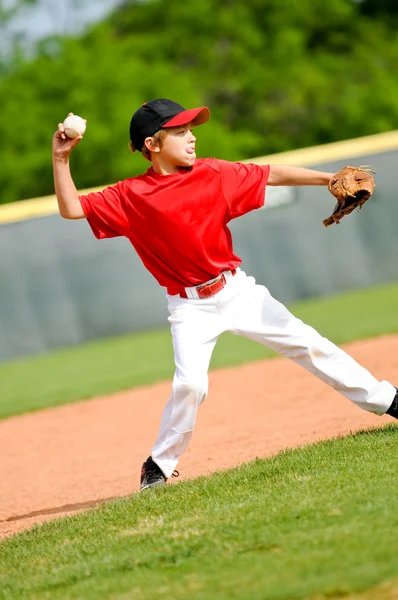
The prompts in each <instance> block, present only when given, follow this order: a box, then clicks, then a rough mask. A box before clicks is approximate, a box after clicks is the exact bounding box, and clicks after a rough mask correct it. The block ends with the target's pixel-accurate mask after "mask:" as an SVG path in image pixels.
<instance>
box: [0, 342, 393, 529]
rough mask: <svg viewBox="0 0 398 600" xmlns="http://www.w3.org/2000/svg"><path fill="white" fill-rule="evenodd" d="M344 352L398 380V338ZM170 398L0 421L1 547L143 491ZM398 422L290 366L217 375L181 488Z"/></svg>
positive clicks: (140, 397)
mask: <svg viewBox="0 0 398 600" xmlns="http://www.w3.org/2000/svg"><path fill="white" fill-rule="evenodd" d="M345 349H346V350H347V352H348V353H349V354H351V355H352V356H353V357H354V358H355V359H356V360H357V361H358V362H360V363H361V364H362V365H363V366H364V367H366V368H367V369H368V370H369V371H371V372H372V373H373V374H374V375H375V377H377V378H379V379H387V380H389V381H391V382H392V383H394V381H395V382H396V381H397V378H398V375H397V373H398V336H397V335H395V336H388V337H382V338H378V339H374V340H367V341H363V342H355V343H352V344H349V345H347V346H345ZM169 391H170V382H163V383H159V384H156V385H153V386H150V387H145V388H140V389H134V390H131V391H127V392H121V393H117V394H114V395H113V396H111V397H103V398H95V399H92V400H88V401H83V402H79V403H77V404H70V405H67V406H62V407H58V408H53V409H47V410H43V411H41V412H37V413H31V414H27V415H23V416H20V417H13V418H10V419H7V420H5V421H2V422H0V439H1V447H2V451H1V462H0V481H1V486H0V538H3V537H6V536H9V535H12V534H14V533H17V532H19V531H21V530H23V529H27V528H29V527H31V526H32V525H33V524H35V523H42V522H44V521H49V520H51V519H55V518H58V517H62V516H65V515H71V514H76V513H77V512H79V511H81V510H84V509H87V508H89V507H92V506H95V505H97V504H99V503H101V502H104V501H105V500H109V499H113V498H118V497H121V496H126V495H128V494H130V493H132V492H133V491H134V490H137V489H138V481H139V471H140V468H141V464H142V462H143V460H144V459H145V458H146V457H147V456H148V454H149V453H150V448H151V445H152V443H153V441H154V439H155V437H156V434H157V429H158V425H159V420H160V415H161V411H162V409H163V406H164V404H165V402H166V399H167V397H168V395H169ZM392 421H393V419H392V418H391V417H388V416H383V417H377V416H376V415H372V414H370V413H367V412H365V411H362V410H360V409H358V408H357V407H356V406H354V405H353V404H351V402H349V401H348V400H346V399H345V398H344V397H343V396H341V395H340V394H338V393H337V392H335V391H334V390H333V389H331V388H329V387H328V386H326V385H325V384H324V383H322V382H321V381H319V380H318V379H316V378H315V377H314V376H312V375H310V374H309V373H307V372H306V371H305V370H304V369H302V368H300V367H298V366H297V365H295V364H294V363H292V362H290V361H288V360H286V359H279V358H278V359H273V360H266V361H259V362H255V363H251V364H248V365H243V366H240V367H234V368H230V369H220V370H218V371H212V372H211V373H210V394H209V397H208V399H207V400H206V402H205V403H204V404H203V406H202V407H201V408H200V410H199V415H198V420H197V426H196V431H195V435H194V437H193V440H192V443H191V445H190V448H189V450H188V452H187V453H186V454H185V455H184V456H183V457H182V458H181V460H180V464H179V467H178V468H179V470H180V473H181V477H180V480H181V479H186V478H188V477H194V476H196V475H202V474H208V473H210V472H212V471H215V470H217V469H222V468H225V467H229V466H233V465H237V464H238V463H241V462H245V461H248V460H250V459H253V458H255V457H256V456H260V457H264V456H270V455H272V454H275V453H276V452H278V451H279V450H281V449H283V448H291V447H294V446H298V445H303V444H307V443H309V442H313V441H316V440H322V439H326V438H330V437H333V436H336V435H344V434H348V433H350V432H353V431H356V430H358V429H364V428H370V427H374V426H381V425H383V424H386V423H388V422H392ZM180 480H179V481H180Z"/></svg>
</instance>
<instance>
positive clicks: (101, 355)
mask: <svg viewBox="0 0 398 600" xmlns="http://www.w3.org/2000/svg"><path fill="white" fill-rule="evenodd" d="M397 306H398V284H389V285H384V286H380V287H377V288H370V289H365V290H358V291H353V292H349V293H345V294H340V295H338V296H333V297H328V298H321V299H319V298H318V299H314V300H308V301H305V302H300V303H297V304H295V305H292V306H290V307H289V308H290V309H291V310H292V312H293V313H294V314H295V315H297V316H298V317H300V318H301V319H303V320H304V321H305V322H307V323H309V324H310V325H312V326H313V327H315V328H316V329H317V330H318V331H319V332H320V333H322V334H323V335H325V336H326V337H329V338H330V339H331V340H332V341H334V342H335V343H337V344H342V343H345V342H348V341H351V340H356V339H363V338H367V337H372V336H377V335H383V334H389V333H396V332H398V311H397ZM270 356H273V353H272V352H271V351H270V350H268V349H267V348H265V347H263V346H261V345H259V344H256V343H254V342H252V341H250V340H246V339H244V338H239V337H237V336H233V335H231V334H224V335H223V336H221V338H220V340H219V342H218V344H217V346H216V349H215V351H214V355H213V358H212V363H211V368H217V367H224V366H233V365H238V364H242V363H245V362H250V361H253V360H257V359H262V358H267V357H270ZM173 370H174V365H173V352H172V345H171V336H170V332H169V330H168V329H162V330H158V331H150V332H146V333H136V334H132V335H125V336H121V337H118V338H112V339H105V340H101V341H96V342H95V343H90V344H85V345H82V346H79V347H75V348H68V349H65V350H62V351H58V352H54V353H52V354H48V355H44V356H38V357H34V358H29V359H26V360H20V361H15V362H10V363H3V364H1V365H0V418H4V417H7V416H10V415H15V414H20V413H23V412H26V411H32V410H38V409H41V408H46V407H49V406H56V405H59V404H65V403H66V402H72V401H75V400H80V399H84V398H90V397H93V396H97V395H104V394H110V393H112V392H116V391H118V390H123V389H129V388H132V387H135V386H139V385H145V384H150V383H154V382H156V381H160V380H162V379H171V378H172V375H173Z"/></svg>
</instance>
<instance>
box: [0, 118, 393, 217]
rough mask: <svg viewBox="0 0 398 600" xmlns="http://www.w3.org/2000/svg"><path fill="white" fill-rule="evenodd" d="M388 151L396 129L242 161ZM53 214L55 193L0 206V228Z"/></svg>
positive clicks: (313, 161) (296, 160)
mask: <svg viewBox="0 0 398 600" xmlns="http://www.w3.org/2000/svg"><path fill="white" fill-rule="evenodd" d="M391 150H398V130H395V131H387V132H385V133H378V134H375V135H369V136H364V137H360V138H355V139H351V140H343V141H341V142H333V143H331V144H322V145H320V146H312V147H311V148H301V149H299V150H291V151H288V152H280V153H278V154H271V155H269V156H258V157H256V158H252V159H249V160H245V161H243V162H246V163H248V162H250V163H256V164H258V165H266V164H287V165H296V166H301V167H307V166H312V165H320V164H323V163H327V162H332V161H336V160H345V159H355V158H359V157H361V156H367V155H369V154H379V153H380V152H388V151H391ZM342 166H345V165H342ZM107 185H109V184H107ZM104 187H106V186H105V185H103V186H99V187H96V188H90V189H87V190H80V193H81V194H86V193H88V192H95V191H99V190H103V189H104ZM57 212H58V205H57V199H56V197H55V194H52V195H50V196H43V197H42V198H32V199H30V200H20V201H19V202H11V203H9V204H3V205H0V225H1V224H6V223H14V222H17V221H26V220H28V219H34V218H37V217H46V216H49V215H54V214H57Z"/></svg>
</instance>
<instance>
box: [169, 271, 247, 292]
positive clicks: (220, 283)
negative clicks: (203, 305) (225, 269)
mask: <svg viewBox="0 0 398 600" xmlns="http://www.w3.org/2000/svg"><path fill="white" fill-rule="evenodd" d="M231 273H232V275H235V274H236V269H231ZM226 283H227V280H226V277H225V275H224V273H221V275H220V276H219V277H218V278H217V279H216V280H215V281H213V282H212V283H203V284H202V285H197V286H194V287H195V290H196V291H197V293H198V297H199V298H200V299H203V298H210V297H211V296H214V295H215V294H218V292H221V290H222V289H223V287H225V285H226ZM178 295H179V296H180V298H189V296H188V295H187V293H186V291H185V289H184V290H182V291H181V292H180V293H179V294H178Z"/></svg>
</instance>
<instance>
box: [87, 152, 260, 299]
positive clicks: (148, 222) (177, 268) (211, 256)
mask: <svg viewBox="0 0 398 600" xmlns="http://www.w3.org/2000/svg"><path fill="white" fill-rule="evenodd" d="M269 170H270V168H269V165H267V166H263V167H261V166H258V165H254V164H243V163H233V162H228V161H224V160H217V159H215V158H204V159H198V160H197V161H196V162H195V164H194V165H193V167H190V168H184V169H181V171H179V172H178V173H174V174H172V175H159V174H157V173H155V172H154V170H153V169H152V167H151V168H150V169H148V171H147V172H146V173H145V174H144V175H139V176H138V177H133V178H131V179H126V180H124V181H120V182H119V183H117V184H116V185H113V186H110V187H107V188H106V189H105V190H104V191H102V192H92V193H90V194H86V195H82V196H79V198H80V202H81V204H82V208H83V211H84V214H85V215H86V217H87V220H88V222H89V224H90V226H91V229H92V230H93V233H94V235H95V236H96V237H97V238H110V237H116V236H125V237H126V238H128V239H129V240H130V242H131V243H132V245H133V246H134V248H135V250H136V252H137V253H138V255H139V256H140V258H141V260H142V262H143V263H144V265H145V267H146V268H147V269H148V271H149V272H150V273H152V275H153V276H154V277H155V279H156V280H157V281H158V282H159V284H160V285H161V286H164V287H166V288H167V292H168V293H169V294H171V295H175V294H178V293H179V292H180V291H181V290H182V289H183V288H185V287H191V286H195V285H199V284H201V283H204V282H205V281H208V280H209V279H213V278H214V277H217V276H218V275H219V274H220V273H221V272H222V271H226V270H230V269H236V268H237V267H238V266H239V265H240V264H241V262H242V261H241V259H240V258H239V257H238V256H236V254H234V251H233V247H232V236H231V232H230V230H229V228H228V226H227V223H228V222H229V221H231V219H235V218H236V217H240V216H241V215H244V214H245V213H247V212H250V211H251V210H254V209H256V208H260V207H261V206H263V204H264V201H265V186H266V184H267V181H268V177H269Z"/></svg>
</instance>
